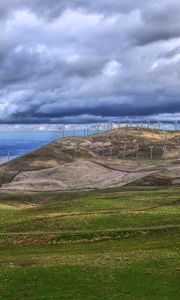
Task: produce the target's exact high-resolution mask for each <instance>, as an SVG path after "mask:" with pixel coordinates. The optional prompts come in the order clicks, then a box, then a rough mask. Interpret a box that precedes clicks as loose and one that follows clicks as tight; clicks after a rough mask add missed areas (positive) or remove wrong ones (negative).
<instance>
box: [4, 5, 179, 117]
mask: <svg viewBox="0 0 180 300" xmlns="http://www.w3.org/2000/svg"><path fill="white" fill-rule="evenodd" d="M179 16H180V1H179V0H159V1H157V0H148V1H147V0H126V1H124V0H118V1H117V0H98V1H87V0H31V1H29V0H0V26H1V30H0V123H68V122H69V123H71V122H72V123H74V122H75V123H76V122H77V123H84V122H96V121H106V120H109V119H114V120H118V119H119V120H120V119H123V118H126V117H127V116H129V118H131V117H132V118H135V117H139V118H142V119H143V118H144V119H145V120H146V119H147V118H160V119H161V120H168V119H171V120H174V119H180V17H179Z"/></svg>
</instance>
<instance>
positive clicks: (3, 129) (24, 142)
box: [0, 123, 174, 163]
mask: <svg viewBox="0 0 180 300" xmlns="http://www.w3.org/2000/svg"><path fill="white" fill-rule="evenodd" d="M113 126H114V128H116V127H117V126H118V124H117V123H115V124H113ZM120 126H123V124H121V125H120ZM134 126H136V124H134ZM158 126H159V125H158V124H156V127H157V128H158ZM173 126H174V125H173V124H171V123H170V124H167V123H166V124H164V125H163V124H161V129H166V130H168V129H173ZM107 129H108V124H107V123H106V124H100V125H97V124H86V125H84V124H83V125H82V124H80V125H76V126H74V125H65V126H62V125H59V126H58V125H48V124H45V125H0V163H3V162H6V161H8V160H11V159H14V158H16V157H19V156H21V155H23V154H26V153H28V152H30V151H32V150H34V149H37V148H38V147H41V146H43V145H45V144H47V143H49V142H52V141H54V140H56V139H57V138H63V137H67V136H87V135H91V134H94V133H96V132H97V130H98V131H100V132H101V131H105V130H107Z"/></svg>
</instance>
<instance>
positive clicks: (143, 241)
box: [0, 186, 180, 300]
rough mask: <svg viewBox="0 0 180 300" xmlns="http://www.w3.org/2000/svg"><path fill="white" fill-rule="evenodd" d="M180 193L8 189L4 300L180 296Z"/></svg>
mask: <svg viewBox="0 0 180 300" xmlns="http://www.w3.org/2000/svg"><path fill="white" fill-rule="evenodd" d="M179 195H180V188H179V187H161V188H150V187H149V188H143V189H141V188H140V187H139V188H136V187H133V186H131V187H128V188H126V189H125V188H124V189H122V188H116V189H109V190H104V191H92V192H89V191H88V192H80V191H79V192H78V191H77V192H66V193H64V192H56V193H39V194H29V195H18V194H14V195H10V194H3V193H0V232H1V234H0V300H16V299H17V300H59V299H61V300H65V299H67V300H71V299H73V300H93V299H94V300H96V299H97V300H100V299H102V300H104V299H108V300H109V299H113V300H116V299H117V300H119V299H122V300H136V299H140V300H141V299H143V300H145V299H147V300H161V299H162V300H176V299H179V297H180V293H179V278H180V276H179V275H180V263H179V242H180V239H179V228H180V222H179V216H180V210H179V203H180V198H179Z"/></svg>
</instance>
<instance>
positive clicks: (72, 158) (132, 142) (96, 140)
mask: <svg viewBox="0 0 180 300" xmlns="http://www.w3.org/2000/svg"><path fill="white" fill-rule="evenodd" d="M164 134H165V133H164V132H162V131H154V132H153V131H152V130H150V129H142V130H137V129H132V128H122V129H119V130H113V131H110V132H105V133H101V134H97V135H93V136H89V137H84V138H75V137H74V138H71V137H70V138H69V137H68V138H64V139H59V140H57V141H55V142H53V143H49V144H47V145H46V146H44V147H41V148H39V149H37V150H35V151H33V152H31V153H28V154H27V155H24V156H22V157H19V158H17V159H15V160H13V161H10V162H8V163H6V164H4V165H2V166H1V168H0V172H1V185H2V186H1V189H2V190H11V191H13V190H18V191H25V190H26V191H53V190H74V189H94V188H100V189H102V188H104V187H106V188H110V187H114V186H123V185H126V184H129V183H132V182H134V181H136V184H137V185H138V180H140V184H141V185H143V184H145V185H146V184H150V185H151V184H152V185H162V184H179V182H180V179H179V168H180V165H179V159H178V156H179V148H178V147H179V145H178V143H179V139H178V132H169V133H168V135H166V140H164ZM124 145H126V148H124ZM137 145H138V148H137ZM151 145H153V151H152V153H151V152H150V146H151ZM164 145H166V146H167V150H168V152H167V153H166V160H165V159H164V158H163V150H162V148H163V146H164ZM158 174H159V175H158Z"/></svg>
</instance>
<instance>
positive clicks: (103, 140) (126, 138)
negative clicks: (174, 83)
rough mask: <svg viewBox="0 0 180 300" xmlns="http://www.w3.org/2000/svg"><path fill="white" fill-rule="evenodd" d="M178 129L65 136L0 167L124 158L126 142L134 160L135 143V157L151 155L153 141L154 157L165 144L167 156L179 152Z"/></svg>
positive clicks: (28, 167) (24, 167)
mask: <svg viewBox="0 0 180 300" xmlns="http://www.w3.org/2000/svg"><path fill="white" fill-rule="evenodd" d="M178 136H180V131H176V132H175V131H172V132H168V133H167V134H165V133H164V131H159V130H154V131H153V130H152V129H136V128H129V127H128V128H121V129H116V130H112V131H108V132H104V133H100V134H96V135H92V136H89V137H83V138H80V137H67V138H64V139H59V140H56V141H54V142H52V143H49V144H47V145H45V146H43V147H41V148H39V149H37V150H35V151H32V152H30V153H28V154H26V155H23V156H21V157H19V158H17V159H14V160H12V161H10V162H8V163H6V164H4V165H2V166H1V167H0V171H1V172H3V171H6V172H7V171H13V172H21V171H32V170H39V169H45V168H50V167H57V166H59V165H62V164H64V163H69V162H72V161H74V160H75V159H101V160H107V159H111V158H112V159H118V160H120V159H123V158H124V150H123V147H124V145H126V158H127V159H131V160H136V146H137V144H138V145H139V155H138V156H139V157H138V159H139V160H141V161H143V160H149V159H150V148H149V147H150V146H151V145H153V146H154V149H153V157H152V158H153V160H155V161H158V160H161V159H162V147H163V146H164V145H167V147H168V157H169V158H170V159H175V158H177V157H178V156H179V149H178V146H179V145H180V140H179V138H178Z"/></svg>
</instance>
